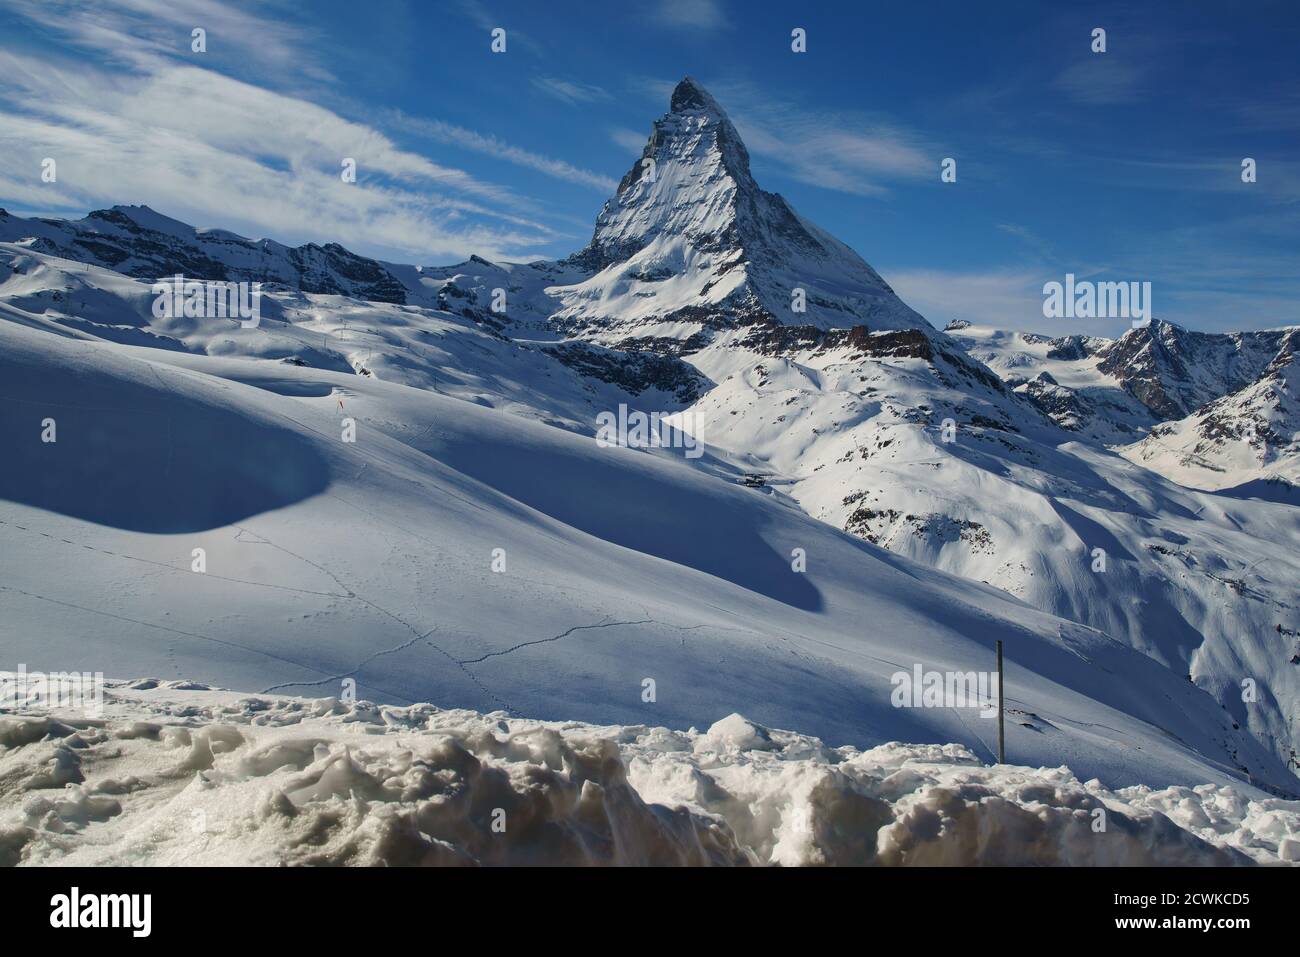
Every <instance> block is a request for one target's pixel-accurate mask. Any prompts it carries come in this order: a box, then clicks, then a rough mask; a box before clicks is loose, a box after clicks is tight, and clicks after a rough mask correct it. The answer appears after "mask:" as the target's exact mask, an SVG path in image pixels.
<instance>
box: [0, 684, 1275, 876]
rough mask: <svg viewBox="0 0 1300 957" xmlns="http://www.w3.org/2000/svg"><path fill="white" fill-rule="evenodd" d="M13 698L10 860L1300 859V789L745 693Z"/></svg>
mask: <svg viewBox="0 0 1300 957" xmlns="http://www.w3.org/2000/svg"><path fill="white" fill-rule="evenodd" d="M7 687H8V688H9V689H12V688H13V687H14V683H13V682H9V683H8V685H7ZM4 688H6V684H5V682H4V681H3V675H0V689H4ZM0 705H4V706H5V710H4V711H3V712H0V862H3V863H5V864H9V865H14V864H27V865H56V864H57V865H61V864H90V865H102V864H152V865H176V864H202V865H219V864H220V865H232V864H236V865H276V864H299V865H312V864H358V865H360V864H372V865H415V864H420V865H437V864H583V865H586V864H598V865H599V864H668V865H701V864H714V865H717V864H722V865H745V864H783V865H801V864H882V865H905V864H951V865H970V864H1047V865H1092V864H1161V865H1228V864H1247V863H1250V862H1251V861H1252V860H1254V861H1256V862H1261V863H1279V862H1297V861H1300V802H1297V801H1283V800H1276V799H1259V800H1254V799H1251V798H1250V797H1249V796H1248V795H1247V794H1245V793H1243V792H1241V791H1240V790H1237V789H1234V788H1233V787H1231V786H1219V785H1202V786H1199V787H1194V788H1192V787H1172V788H1166V789H1164V790H1159V791H1156V790H1152V789H1150V788H1147V787H1136V788H1126V789H1122V790H1118V791H1111V790H1107V789H1106V788H1104V787H1103V786H1101V785H1100V784H1099V783H1098V782H1096V781H1089V782H1086V783H1083V782H1080V781H1079V780H1078V779H1077V778H1075V777H1074V776H1073V775H1072V774H1071V773H1070V771H1069V770H1068V769H1067V768H1064V767H1062V768H1039V769H1034V768H1027V767H1015V766H1005V767H987V766H984V765H982V764H981V763H980V762H979V760H978V759H976V757H975V756H974V755H973V754H972V753H971V752H970V751H968V750H967V749H966V748H964V747H962V746H960V745H955V744H949V745H907V744H897V743H894V744H884V745H881V746H879V747H876V748H873V749H872V750H869V751H865V752H863V751H858V750H856V749H854V748H851V747H843V748H830V747H827V746H826V745H824V744H823V743H822V742H821V741H820V740H818V739H817V738H813V737H809V736H806V735H801V734H795V733H792V732H788V731H778V730H774V729H769V728H764V727H761V726H758V725H755V724H753V723H751V722H749V721H747V720H746V719H744V718H742V717H741V716H739V715H731V716H730V717H727V718H724V719H723V720H721V721H719V722H717V723H716V724H714V725H713V726H712V727H711V728H709V729H708V730H707V731H705V732H699V731H697V730H695V729H691V730H689V731H685V732H682V731H672V730H669V729H667V728H652V727H645V726H616V725H611V726H596V725H588V724H580V723H576V722H542V721H532V720H524V719H518V718H510V717H507V716H506V715H505V713H504V712H496V713H492V714H479V713H476V712H472V711H463V710H442V709H439V708H436V707H433V706H432V705H427V704H421V705H415V706H412V707H387V706H376V705H372V704H370V703H368V702H355V703H351V704H349V703H345V702H343V701H340V700H338V699H336V698H323V699H316V700H311V699H305V698H288V697H267V696H247V695H241V694H237V693H234V692H226V691H212V690H207V689H204V688H202V687H196V686H195V685H192V684H187V683H183V682H158V681H156V680H141V681H133V682H108V683H107V685H106V687H105V688H104V689H103V701H102V708H98V707H96V708H91V709H89V710H88V709H87V708H85V707H80V708H78V709H76V710H73V709H70V708H64V709H59V708H52V709H33V708H31V707H30V706H28V705H26V704H25V703H23V702H19V701H16V700H14V698H13V697H12V690H11V691H10V697H9V698H8V699H7V700H6V699H4V698H2V697H0Z"/></svg>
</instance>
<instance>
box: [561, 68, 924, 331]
mask: <svg viewBox="0 0 1300 957" xmlns="http://www.w3.org/2000/svg"><path fill="white" fill-rule="evenodd" d="M569 262H570V263H571V264H573V265H575V266H577V267H580V268H582V269H584V270H587V271H589V272H590V273H591V276H590V278H588V279H585V280H584V281H582V282H580V283H576V284H573V285H570V286H566V287H563V288H557V289H555V290H553V293H554V294H555V295H556V297H557V298H558V300H559V308H558V309H557V310H556V311H555V312H554V315H553V316H552V321H553V322H554V323H556V325H557V326H558V327H559V328H561V329H564V330H565V331H567V332H570V333H572V334H580V335H583V336H585V337H587V338H600V339H601V340H603V341H605V342H607V343H609V344H614V345H618V344H622V343H623V342H625V341H626V340H628V339H637V338H642V337H644V336H646V335H650V336H652V337H654V338H663V339H675V340H682V339H689V338H690V337H691V336H694V335H696V334H698V333H701V332H702V331H704V330H716V329H727V328H733V327H735V326H737V325H760V326H774V325H778V324H786V325H797V326H811V327H814V328H817V329H831V328H847V327H851V326H854V325H867V326H869V327H870V328H871V329H873V330H875V329H911V328H921V327H925V326H926V323H925V320H924V319H922V318H921V317H920V316H919V315H917V313H915V312H913V311H912V310H911V309H910V308H908V307H907V306H906V305H905V304H904V303H903V302H902V301H901V300H900V299H899V298H898V297H897V296H896V295H895V294H894V291H893V290H892V289H890V287H889V285H888V284H887V283H886V282H885V281H884V280H883V279H881V278H880V276H879V275H878V274H877V273H876V271H875V270H874V269H872V268H871V267H870V266H868V265H867V264H866V263H865V262H864V261H863V260H862V258H861V257H860V256H858V255H857V254H856V253H855V252H853V251H852V250H851V249H849V248H848V247H847V246H845V245H844V244H843V243H841V242H839V241H838V240H837V239H835V238H834V237H832V236H830V235H829V234H828V233H826V232H825V231H823V230H821V229H819V228H818V227H816V226H814V225H813V224H811V223H809V222H808V221H806V220H804V219H803V218H802V217H800V216H799V215H798V213H796V212H795V211H794V210H793V209H792V208H791V207H790V205H789V203H787V202H786V201H785V199H783V198H782V197H781V196H779V195H777V194H775V193H769V192H766V191H764V190H762V189H760V188H759V186H758V185H757V183H755V182H754V178H753V176H752V175H751V174H750V169H749V154H748V152H747V151H746V149H745V145H744V143H742V142H741V140H740V136H739V134H738V133H737V132H736V128H735V127H734V126H733V125H732V123H731V121H730V120H729V119H728V118H727V115H726V113H724V112H723V110H722V108H721V107H720V106H719V105H718V103H717V102H716V101H715V100H714V99H713V97H712V96H710V95H709V94H708V93H707V92H706V91H705V90H704V89H703V88H702V87H700V86H699V85H698V84H697V83H695V82H694V81H693V80H691V79H690V78H689V77H688V78H686V79H684V80H682V82H681V83H679V84H678V85H677V88H676V89H675V90H674V91H673V94H672V100H671V103H670V109H669V112H668V113H666V114H665V115H664V116H663V117H661V118H660V119H659V120H658V121H656V123H655V124H654V130H653V131H652V133H651V134H650V138H649V140H648V141H647V143H646V145H645V149H644V150H643V151H642V154H641V157H640V158H639V159H638V160H637V162H636V163H635V164H633V166H632V168H631V169H630V170H629V171H628V172H627V174H626V175H625V176H624V177H623V179H622V181H621V182H620V183H619V186H618V191H617V193H616V194H615V195H614V196H613V197H612V198H611V199H610V200H609V201H608V202H607V203H606V204H605V206H604V208H603V209H602V210H601V212H600V214H599V216H598V217H597V220H596V229H595V232H594V234H593V236H592V239H591V242H590V243H589V244H588V245H587V247H586V248H585V249H583V250H582V251H580V252H578V253H576V254H575V255H574V256H573V257H571V258H570V260H569ZM664 348H672V346H671V345H669V344H665V346H664Z"/></svg>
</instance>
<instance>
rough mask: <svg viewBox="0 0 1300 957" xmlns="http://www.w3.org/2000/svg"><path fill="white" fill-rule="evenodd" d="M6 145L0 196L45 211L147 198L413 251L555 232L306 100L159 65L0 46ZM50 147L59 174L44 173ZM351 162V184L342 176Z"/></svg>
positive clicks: (496, 193) (195, 213)
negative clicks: (65, 61) (109, 62)
mask: <svg viewBox="0 0 1300 957" xmlns="http://www.w3.org/2000/svg"><path fill="white" fill-rule="evenodd" d="M200 101H201V102H203V103H205V104H206V108H205V109H204V110H202V111H196V110H195V109H194V108H193V104H194V103H195V102H200ZM0 153H3V154H4V155H5V156H6V157H7V162H6V164H5V170H4V172H3V173H2V174H0V195H3V196H7V197H9V198H10V199H11V200H12V201H19V202H25V203H28V204H31V205H34V206H40V207H64V208H69V209H75V208H85V207H87V206H92V205H106V204H111V203H119V202H141V203H148V204H150V205H158V206H160V207H162V208H163V209H165V210H166V211H168V212H170V213H172V214H173V215H176V214H182V213H183V214H186V218H190V219H194V220H196V221H197V222H199V223H200V224H208V223H210V222H211V221H212V220H216V221H218V222H221V223H231V222H232V220H233V221H234V222H235V223H238V224H239V225H241V226H242V227H243V228H248V227H252V228H253V229H255V230H258V229H260V230H264V231H265V233H264V234H269V235H275V236H278V237H282V236H284V235H285V234H289V235H291V236H297V237H312V238H324V239H331V240H339V239H342V240H344V241H345V242H348V243H353V244H358V243H361V244H372V245H375V246H380V247H383V248H385V249H391V250H403V251H408V252H410V253H413V254H419V255H420V256H447V255H450V256H461V255H464V254H465V253H466V252H469V251H477V252H479V253H481V254H483V255H489V254H490V255H497V256H501V255H509V254H513V253H524V252H526V251H527V250H529V249H531V248H535V247H538V246H540V245H542V244H544V243H546V242H547V241H549V240H550V239H551V238H552V237H553V233H552V231H551V230H550V229H549V228H547V227H546V226H544V225H542V224H540V223H538V222H536V221H534V220H532V219H530V218H528V217H526V216H524V215H521V214H520V213H519V212H517V211H515V209H514V208H512V207H516V206H517V203H516V197H515V196H514V194H513V193H512V192H511V191H510V190H508V189H506V188H504V187H501V186H498V185H496V184H492V183H488V182H484V181H482V180H480V179H478V178H476V177H474V176H472V175H470V174H469V173H466V172H465V171H463V170H459V169H455V168H452V167H447V166H443V165H440V164H438V163H434V162H433V161H431V160H429V159H428V158H426V157H423V156H420V155H418V154H416V153H411V152H409V151H406V150H402V149H400V148H398V147H397V146H396V145H395V144H394V143H393V142H392V141H391V140H390V139H389V138H388V137H387V136H385V135H384V134H382V133H381V132H379V131H378V130H375V129H374V128H372V127H369V126H366V125H364V124H360V123H356V122H352V121H350V120H347V119H345V118H344V117H341V116H339V115H337V114H335V113H333V112H331V111H330V110H327V109H325V108H323V107H320V106H317V105H315V104H313V103H309V102H306V101H303V100H301V99H297V98H294V97H289V96H285V95H282V94H279V93H275V92H272V91H269V90H265V89H262V88H260V87H257V86H254V85H252V84H249V83H244V82H242V81H240V80H235V79H232V78H230V77H226V76H223V75H221V74H218V73H214V72H212V71H208V70H201V69H198V68H196V67H191V66H177V65H173V64H172V62H171V61H166V60H164V61H159V63H158V64H156V66H155V70H154V72H152V73H147V74H142V75H141V74H124V73H121V72H110V71H105V70H100V69H96V68H93V67H90V66H88V65H86V64H85V63H78V64H77V66H76V68H75V69H73V70H67V69H62V68H60V67H59V66H58V65H57V64H55V63H52V62H50V61H49V60H48V59H41V60H39V61H38V60H35V59H32V58H28V57H25V56H21V55H18V54H14V53H11V52H5V51H0ZM46 156H49V157H52V158H54V159H55V160H56V162H57V163H58V171H59V177H58V182H57V183H54V184H46V183H42V182H41V181H40V176H39V173H40V163H41V160H42V159H43V158H44V157H46ZM345 158H352V159H354V160H355V161H356V163H357V168H358V181H357V182H356V183H355V184H348V183H344V182H343V181H342V179H341V177H340V172H341V169H342V161H343V160H344V159H345Z"/></svg>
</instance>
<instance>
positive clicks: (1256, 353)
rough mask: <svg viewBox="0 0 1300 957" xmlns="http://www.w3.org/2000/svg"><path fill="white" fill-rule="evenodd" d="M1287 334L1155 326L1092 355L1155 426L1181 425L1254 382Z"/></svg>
mask: <svg viewBox="0 0 1300 957" xmlns="http://www.w3.org/2000/svg"><path fill="white" fill-rule="evenodd" d="M1287 335H1288V333H1287V331H1286V330H1271V331H1264V332H1234V333H1209V332H1193V331H1191V330H1189V329H1184V328H1182V327H1181V326H1177V325H1174V324H1173V323H1171V322H1163V321H1160V320H1153V321H1152V322H1151V324H1150V325H1149V326H1146V327H1144V328H1140V329H1130V330H1129V331H1128V332H1126V333H1125V334H1124V335H1123V336H1122V337H1120V338H1119V339H1117V340H1115V341H1114V342H1110V343H1107V344H1105V345H1103V346H1101V347H1100V348H1098V349H1096V351H1095V352H1094V353H1093V354H1094V355H1096V356H1097V357H1098V359H1099V360H1100V361H1099V362H1098V364H1097V369H1098V371H1099V372H1101V373H1103V374H1105V375H1109V376H1111V377H1113V378H1114V379H1115V380H1116V381H1117V382H1119V383H1120V384H1121V385H1122V386H1123V388H1124V389H1125V390H1126V391H1127V392H1128V393H1129V394H1131V395H1132V396H1133V397H1134V398H1136V399H1137V400H1138V401H1139V402H1141V403H1142V404H1143V405H1145V406H1146V407H1147V408H1148V409H1150V410H1151V414H1152V415H1154V416H1155V417H1156V418H1157V419H1158V420H1161V421H1164V420H1168V419H1179V418H1182V417H1183V416H1185V415H1189V414H1191V413H1192V412H1195V411H1196V410H1197V409H1199V408H1200V407H1201V406H1203V405H1205V404H1206V403H1207V402H1211V401H1213V400H1214V399H1217V398H1220V397H1222V396H1225V395H1227V394H1229V393H1232V392H1236V391H1238V390H1239V389H1242V388H1245V387H1246V386H1247V385H1249V384H1250V383H1252V382H1254V381H1256V380H1257V379H1258V378H1259V377H1260V376H1261V375H1262V374H1263V373H1264V370H1265V369H1267V368H1268V366H1269V365H1270V363H1271V362H1272V361H1273V359H1274V357H1276V356H1277V354H1278V351H1279V349H1281V348H1282V347H1283V344H1284V340H1285V339H1286V337H1287Z"/></svg>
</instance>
